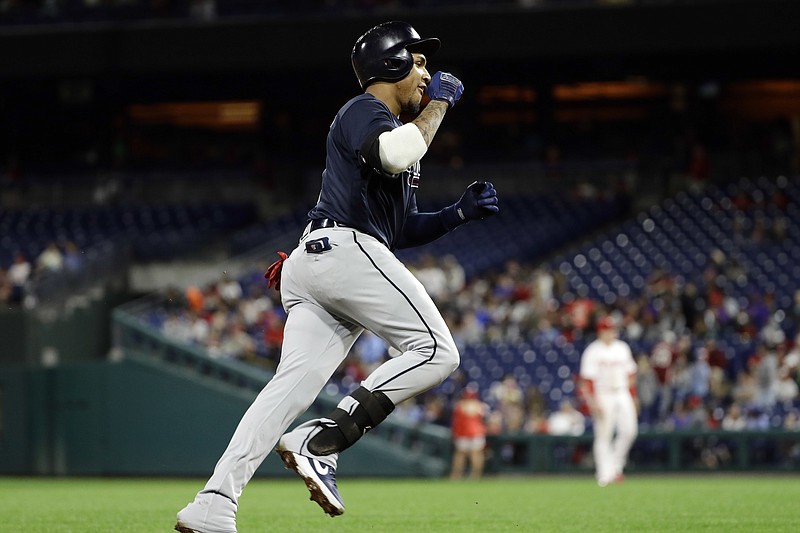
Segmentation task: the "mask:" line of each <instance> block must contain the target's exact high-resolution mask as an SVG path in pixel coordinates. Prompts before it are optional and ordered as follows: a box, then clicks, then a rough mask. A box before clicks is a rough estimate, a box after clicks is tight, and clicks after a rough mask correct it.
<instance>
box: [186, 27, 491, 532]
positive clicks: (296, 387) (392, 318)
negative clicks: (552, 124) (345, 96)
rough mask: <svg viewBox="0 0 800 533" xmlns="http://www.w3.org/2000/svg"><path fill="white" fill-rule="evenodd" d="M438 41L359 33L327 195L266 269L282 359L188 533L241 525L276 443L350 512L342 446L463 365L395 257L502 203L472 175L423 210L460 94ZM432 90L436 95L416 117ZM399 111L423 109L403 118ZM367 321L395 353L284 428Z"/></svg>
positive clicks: (192, 513) (405, 33)
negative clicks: (425, 172)
mask: <svg viewBox="0 0 800 533" xmlns="http://www.w3.org/2000/svg"><path fill="white" fill-rule="evenodd" d="M439 46H440V42H439V40H438V39H435V38H428V39H422V38H421V37H420V36H419V34H418V33H417V32H416V31H415V30H414V28H412V27H411V26H410V25H409V24H406V23H404V22H397V21H395V22H387V23H383V24H380V25H378V26H375V27H374V28H372V29H370V30H369V31H367V32H366V33H365V34H364V35H362V36H361V37H360V38H359V39H358V40H357V41H356V43H355V47H354V48H353V51H352V55H351V59H352V64H353V69H354V70H355V73H356V76H357V78H358V81H359V83H360V84H361V87H362V89H363V90H364V93H363V94H361V95H359V96H356V97H355V98H353V99H351V100H350V101H349V102H347V103H346V104H345V105H344V106H343V107H342V108H341V109H340V110H339V112H338V113H337V114H336V117H335V118H334V120H333V123H332V124H331V127H330V131H329V133H328V139H327V159H326V167H325V171H324V172H323V175H322V188H321V192H320V195H319V200H318V202H317V205H316V206H315V207H314V208H313V209H311V211H310V212H309V223H308V225H307V226H306V228H305V231H304V233H303V235H302V237H301V239H300V242H299V245H298V247H297V248H296V249H295V250H294V251H293V252H292V253H291V255H290V256H289V257H288V258H286V256H285V254H282V255H281V260H279V261H276V262H275V263H274V264H273V265H271V266H270V268H269V270H268V271H267V275H268V277H269V278H270V286H272V285H276V286H277V288H279V289H280V291H281V299H282V303H283V306H284V307H285V309H286V310H287V312H288V318H287V320H286V327H285V336H284V342H283V348H282V353H281V360H280V364H279V365H278V368H277V370H276V374H275V376H274V377H273V378H272V380H270V382H269V383H268V384H267V385H266V386H265V387H264V389H263V390H262V391H261V393H260V394H259V395H258V397H257V398H256V399H255V401H254V402H253V404H252V405H251V406H250V408H249V409H248V410H247V412H246V413H245V414H244V416H243V417H242V420H241V422H240V423H239V426H238V427H237V429H236V431H235V432H234V434H233V437H232V438H231V441H230V444H229V445H228V448H227V449H226V450H225V452H224V453H223V454H222V457H221V458H220V459H219V462H218V463H217V465H216V467H215V469H214V473H213V475H212V476H211V478H210V479H209V480H208V482H207V483H206V485H205V487H204V488H203V489H202V490H201V491H200V492H199V493H198V494H197V497H196V498H195V500H194V501H193V502H192V503H190V504H188V505H187V506H186V507H185V508H183V509H182V510H181V511H180V512H179V513H178V523H177V525H176V526H175V529H177V530H178V531H181V532H183V533H201V532H202V533H231V532H235V531H236V511H237V502H238V500H239V496H240V495H241V494H242V491H243V490H244V487H245V485H246V484H247V482H248V481H249V480H250V478H251V477H252V475H253V473H254V472H255V470H256V468H258V466H259V465H260V464H261V462H262V461H263V460H264V458H265V457H266V455H267V454H268V453H269V452H270V450H272V449H273V447H275V445H276V443H277V447H276V451H277V453H278V454H279V455H280V457H281V459H282V460H283V462H284V464H285V465H286V466H287V467H288V468H290V469H292V470H294V471H295V472H296V473H297V474H298V475H299V476H300V477H301V478H302V479H303V481H305V483H306V486H307V487H308V489H309V491H310V492H311V499H312V500H314V501H315V502H317V503H318V504H319V505H320V506H321V507H322V509H323V510H324V511H325V512H326V513H327V514H329V515H331V516H337V515H340V514H342V513H343V512H344V501H343V500H342V497H341V496H340V494H339V492H338V490H337V487H336V465H337V459H338V456H339V453H341V452H342V451H344V450H345V449H347V448H348V447H349V446H352V445H353V444H354V443H355V442H356V441H358V439H359V438H361V436H362V435H364V433H366V432H367V431H368V430H369V429H370V428H373V427H375V426H376V425H378V424H380V423H381V422H382V421H383V420H384V419H385V418H386V417H387V416H388V415H389V414H390V413H391V412H392V410H393V409H394V407H395V405H397V404H398V403H400V402H402V401H404V400H406V399H408V398H410V397H413V396H414V395H417V394H419V393H421V392H423V391H426V390H428V389H430V388H431V387H434V386H435V385H437V384H439V383H441V382H442V381H443V380H444V379H445V378H446V377H447V376H448V375H449V374H450V373H452V372H453V371H454V370H455V368H456V367H457V366H458V363H459V355H458V352H457V350H456V346H455V343H454V342H453V338H452V336H451V334H450V332H449V331H448V329H447V326H446V324H445V321H444V319H443V318H442V316H441V314H440V313H439V311H438V310H437V308H436V306H435V305H434V303H433V301H432V300H431V298H430V296H428V294H427V293H426V292H425V289H424V288H423V287H422V285H421V284H420V283H419V281H417V279H416V278H415V277H414V276H413V275H412V274H411V273H410V272H409V271H408V270H407V269H406V267H405V266H404V265H403V264H402V263H401V262H400V261H399V260H398V259H397V258H396V257H395V256H394V254H393V253H392V251H393V250H395V249H398V248H404V247H411V246H417V245H421V244H424V243H427V242H430V241H433V240H434V239H437V238H439V237H441V236H442V235H444V234H445V233H447V232H449V231H452V230H453V229H455V228H456V227H458V226H460V225H461V224H464V223H466V222H468V221H470V220H476V219H482V218H485V217H487V216H489V215H493V214H495V213H497V212H498V211H499V207H498V205H497V203H498V200H497V193H496V191H495V189H494V187H493V186H492V184H491V183H488V182H476V183H473V184H472V185H470V186H469V187H468V188H467V190H466V191H465V192H464V194H463V196H462V197H461V198H460V199H459V200H458V201H457V202H456V203H455V204H453V205H451V206H449V207H445V208H444V209H442V210H441V211H438V212H431V213H420V212H418V210H417V204H416V196H415V195H416V192H417V189H418V188H419V187H420V184H421V175H420V164H419V161H420V159H421V158H422V156H423V155H424V154H425V152H426V151H427V149H428V146H429V145H430V143H431V141H432V139H433V137H434V134H435V133H436V131H437V129H438V128H439V125H440V124H441V122H442V119H443V118H444V116H445V114H446V113H447V112H448V110H450V109H451V108H452V107H453V106H454V105H455V104H456V102H457V101H458V100H459V98H460V97H461V94H462V92H463V90H464V88H463V85H462V83H461V81H459V80H458V78H456V77H455V76H453V75H451V74H448V73H446V72H437V73H436V74H435V75H433V76H431V75H430V74H429V73H428V69H427V61H428V58H429V57H430V56H432V55H433V54H434V53H435V52H436V51H437V50H438V49H439ZM426 91H427V94H428V95H429V96H430V98H431V101H430V103H428V105H427V106H426V107H425V109H424V110H423V111H422V112H421V113H419V110H420V105H421V102H422V98H423V96H424V94H425V93H426ZM401 113H411V114H416V113H419V115H418V116H417V117H416V118H415V119H414V120H413V121H412V122H410V123H408V124H403V123H402V122H400V120H399V118H398V117H399V116H400V114H401ZM365 329H368V330H370V331H372V332H373V333H375V334H376V335H378V336H380V337H381V338H382V339H384V340H385V341H386V342H387V343H388V344H389V346H390V349H391V351H392V353H393V354H396V356H395V357H394V358H393V359H390V360H389V361H387V362H386V363H384V364H383V365H381V366H380V367H378V368H377V369H376V370H375V371H374V372H373V373H372V374H371V375H370V376H369V377H367V379H365V380H364V381H363V382H362V383H361V384H360V387H358V388H357V389H356V390H355V391H353V392H352V393H351V394H350V395H348V396H346V397H345V398H344V399H342V401H341V402H340V403H339V405H338V406H337V408H336V409H335V410H334V411H333V412H332V413H330V414H329V415H328V416H327V417H325V418H320V419H316V420H312V421H310V422H306V423H304V424H301V425H299V426H297V427H296V428H295V429H294V430H293V431H291V432H289V433H286V434H283V433H284V431H285V430H286V429H287V428H288V426H289V425H290V424H291V423H292V422H293V421H294V420H295V419H296V418H297V417H298V416H299V415H300V414H302V413H303V412H304V411H305V410H306V409H307V408H308V407H309V406H310V405H311V403H312V402H313V401H314V399H315V398H316V396H317V394H318V393H319V392H320V390H321V389H322V388H323V386H324V385H325V383H326V382H327V381H328V379H329V378H330V377H331V375H332V374H333V372H334V371H335V369H336V368H337V367H338V366H339V364H340V363H341V362H342V361H343V360H344V358H345V356H346V355H347V353H348V351H349V350H350V347H351V346H352V345H353V343H354V342H355V341H356V339H357V338H358V336H359V335H360V334H361V332H362V331H364V330H365ZM282 434H283V435H282ZM281 435H282V436H281Z"/></svg>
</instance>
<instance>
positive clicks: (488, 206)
mask: <svg viewBox="0 0 800 533" xmlns="http://www.w3.org/2000/svg"><path fill="white" fill-rule="evenodd" d="M498 203H499V200H498V199H497V190H495V188H494V185H492V184H491V182H488V181H476V182H473V183H471V184H470V186H469V187H467V190H466V191H464V194H463V195H462V196H461V199H460V200H459V201H458V202H456V203H455V204H453V205H451V206H450V207H448V208H445V209H444V213H443V215H444V223H445V226H446V227H447V228H448V229H454V228H455V227H456V226H459V225H461V224H464V223H466V222H469V221H470V220H481V219H484V218H486V217H489V216H492V215H495V214H497V213H499V212H500V206H499V205H498Z"/></svg>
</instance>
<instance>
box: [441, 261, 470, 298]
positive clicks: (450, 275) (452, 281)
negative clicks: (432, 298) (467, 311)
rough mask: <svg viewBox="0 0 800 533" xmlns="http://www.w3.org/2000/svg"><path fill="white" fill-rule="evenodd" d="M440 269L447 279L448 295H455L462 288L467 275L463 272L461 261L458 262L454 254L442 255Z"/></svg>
mask: <svg viewBox="0 0 800 533" xmlns="http://www.w3.org/2000/svg"><path fill="white" fill-rule="evenodd" d="M442 270H444V275H445V279H446V280H447V292H448V295H450V296H453V295H457V294H459V293H460V292H461V291H463V290H464V287H465V286H466V283H467V276H466V274H465V273H464V267H462V266H461V263H459V262H458V259H456V257H455V256H454V255H449V254H448V255H446V256H444V258H443V259H442Z"/></svg>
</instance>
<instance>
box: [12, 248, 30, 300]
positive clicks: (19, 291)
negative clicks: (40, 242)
mask: <svg viewBox="0 0 800 533" xmlns="http://www.w3.org/2000/svg"><path fill="white" fill-rule="evenodd" d="M30 276H31V264H30V263H29V262H28V259H27V258H26V257H25V254H23V253H22V252H17V253H16V254H14V262H13V263H12V264H11V266H10V267H9V268H8V281H9V282H10V283H11V298H10V301H11V302H12V303H21V302H22V300H23V299H24V297H25V292H26V291H25V288H26V287H27V285H28V280H29V279H30Z"/></svg>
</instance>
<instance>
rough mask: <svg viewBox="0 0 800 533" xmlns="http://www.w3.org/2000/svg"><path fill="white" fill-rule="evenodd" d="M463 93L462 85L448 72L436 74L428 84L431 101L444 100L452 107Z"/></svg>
mask: <svg viewBox="0 0 800 533" xmlns="http://www.w3.org/2000/svg"><path fill="white" fill-rule="evenodd" d="M463 93H464V84H463V83H461V80H459V79H458V78H456V77H455V76H453V75H452V74H450V73H449V72H437V73H436V74H434V75H433V78H431V82H430V83H429V84H428V96H430V97H431V100H444V101H445V102H447V103H448V104H449V107H453V106H454V105H456V102H458V99H459V98H461V95H462V94H463Z"/></svg>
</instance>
